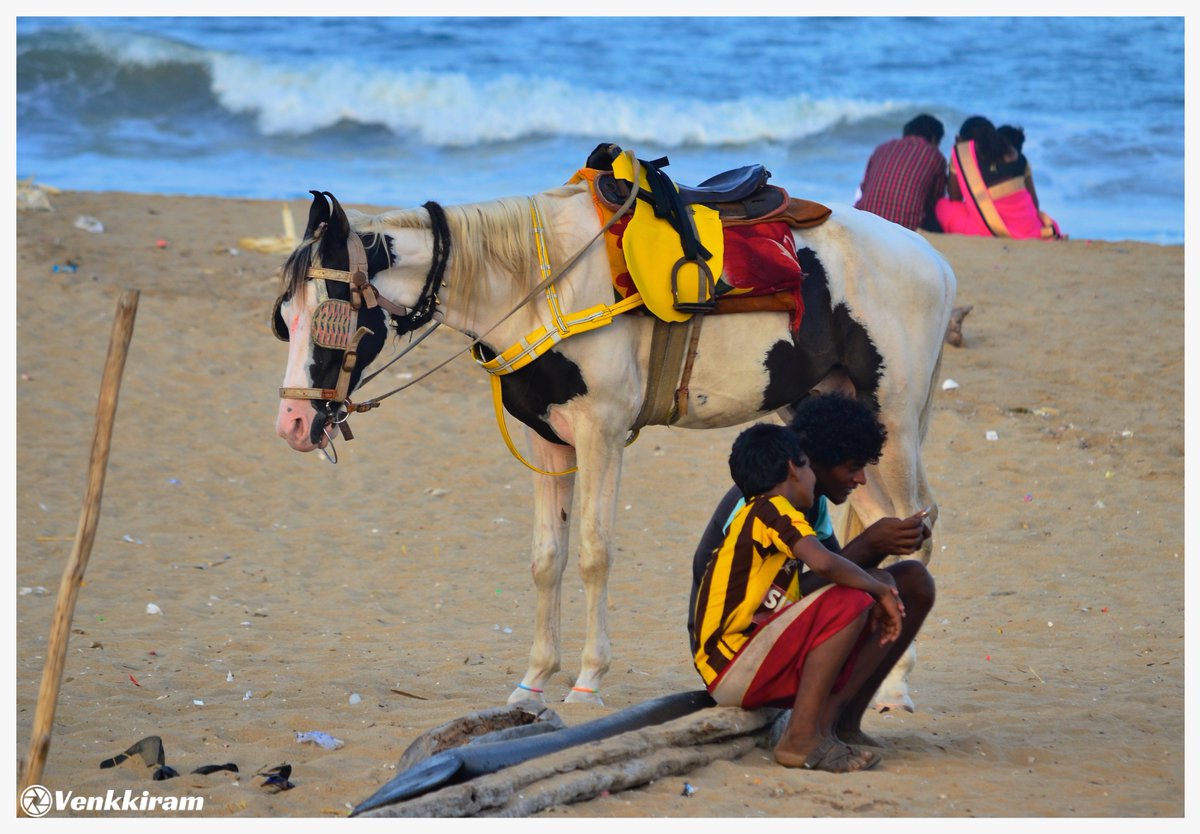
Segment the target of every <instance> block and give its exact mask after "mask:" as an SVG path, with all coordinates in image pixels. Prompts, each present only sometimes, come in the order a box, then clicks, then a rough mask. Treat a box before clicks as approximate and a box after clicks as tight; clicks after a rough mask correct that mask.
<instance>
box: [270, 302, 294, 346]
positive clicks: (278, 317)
mask: <svg viewBox="0 0 1200 834" xmlns="http://www.w3.org/2000/svg"><path fill="white" fill-rule="evenodd" d="M282 308H283V296H282V295H280V296H279V298H277V299H275V307H274V309H272V310H271V332H272V333H274V334H275V338H276V339H278V340H279V341H281V342H287V341H290V338H291V337H290V335H289V334H288V329H287V322H285V321H284V320H283V309H282Z"/></svg>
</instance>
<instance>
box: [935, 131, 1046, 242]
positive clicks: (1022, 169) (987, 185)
mask: <svg viewBox="0 0 1200 834" xmlns="http://www.w3.org/2000/svg"><path fill="white" fill-rule="evenodd" d="M948 186H949V188H948V190H949V192H950V196H949V197H948V198H946V197H943V198H942V199H940V200H938V202H937V204H936V205H935V206H934V211H935V213H936V215H937V219H938V222H939V223H941V225H942V231H944V232H946V233H948V234H960V235H984V236H988V237H1008V238H1041V239H1043V240H1052V239H1055V238H1061V237H1063V235H1062V233H1061V232H1060V231H1059V228H1058V224H1057V223H1055V222H1054V220H1053V219H1052V218H1051V217H1050V216H1049V215H1047V214H1046V213H1045V212H1042V211H1040V210H1039V208H1038V203H1037V192H1036V191H1035V190H1034V187H1033V172H1032V170H1031V169H1030V167H1029V162H1028V160H1026V159H1025V156H1024V154H1022V153H1020V152H1019V151H1018V150H1016V149H1014V148H1013V147H1012V145H1010V144H1009V142H1008V141H1006V140H1005V139H1004V137H1003V136H1001V135H1000V133H998V132H997V130H996V127H995V126H994V125H993V124H992V123H991V122H990V121H988V120H987V119H985V118H984V117H983V116H972V117H971V118H969V119H967V120H966V121H965V122H963V124H962V127H961V128H960V129H959V133H958V136H957V137H956V138H955V141H954V149H953V151H952V152H951V154H950V177H949V182H948Z"/></svg>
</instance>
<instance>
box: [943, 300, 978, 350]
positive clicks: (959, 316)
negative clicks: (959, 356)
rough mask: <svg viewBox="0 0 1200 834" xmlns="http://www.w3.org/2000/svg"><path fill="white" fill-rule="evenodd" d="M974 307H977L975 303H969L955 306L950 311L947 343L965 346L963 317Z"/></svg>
mask: <svg viewBox="0 0 1200 834" xmlns="http://www.w3.org/2000/svg"><path fill="white" fill-rule="evenodd" d="M973 309H975V305H973V304H967V305H965V306H963V307H955V308H954V309H953V310H951V311H950V324H949V325H948V326H947V327H946V344H948V345H953V346H954V347H962V346H963V334H962V324H963V319H965V318H966V317H967V313H969V312H971V311H972V310H973Z"/></svg>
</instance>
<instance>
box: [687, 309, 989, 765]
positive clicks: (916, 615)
mask: <svg viewBox="0 0 1200 834" xmlns="http://www.w3.org/2000/svg"><path fill="white" fill-rule="evenodd" d="M966 309H968V310H969V309H970V308H966ZM964 315H965V313H964ZM788 428H790V429H791V430H792V431H793V432H794V433H795V434H796V436H797V437H799V438H800V446H801V448H802V449H804V453H805V455H806V456H807V457H808V462H809V465H810V466H811V467H812V470H813V474H814V475H816V479H817V482H816V487H815V488H814V493H815V500H814V501H813V504H812V507H810V508H808V509H806V510H805V511H804V518H805V520H806V521H808V524H809V526H810V527H811V528H812V529H813V532H814V533H815V534H816V536H817V540H818V541H819V542H820V543H821V544H822V545H824V546H825V549H826V550H830V551H832V552H834V553H838V554H840V555H842V556H844V557H846V558H847V559H849V560H850V561H851V562H854V564H856V565H858V566H859V567H860V568H863V569H864V570H868V571H870V570H877V569H878V568H879V565H880V563H881V562H882V561H883V560H884V559H886V558H887V557H889V556H908V555H909V554H911V553H913V552H915V551H916V550H917V549H918V548H919V547H920V546H921V545H922V544H923V543H924V542H925V539H927V538H928V537H929V536H930V535H931V534H930V532H929V528H928V527H927V526H926V525H925V517H924V515H923V514H922V513H917V514H916V515H912V516H909V517H908V518H903V519H901V518H881V519H879V520H878V521H876V522H875V523H874V524H872V525H871V526H870V527H868V528H867V529H866V530H864V531H862V533H860V534H859V535H857V536H855V537H854V538H853V539H851V540H850V541H848V542H847V543H846V545H845V546H844V547H843V546H842V544H841V543H840V542H839V541H838V538H837V534H835V533H834V531H833V523H832V522H831V521H830V519H829V505H830V504H836V505H840V504H843V503H845V502H846V500H847V499H848V498H849V497H850V493H851V492H853V491H854V490H855V489H857V488H858V487H860V486H862V485H863V484H865V483H866V474H865V470H866V467H867V465H868V464H872V463H877V462H878V461H879V455H880V453H881V452H882V451H883V444H884V443H885V442H886V440H887V430H886V429H885V428H884V427H883V424H882V423H880V422H879V418H878V417H877V416H876V415H875V413H874V412H873V411H872V410H871V408H870V407H869V406H867V405H866V404H865V403H863V402H861V401H859V400H857V399H855V398H854V397H851V396H847V395H846V394H844V393H841V392H840V391H836V390H835V391H833V392H831V393H826V394H822V395H812V396H809V397H807V398H805V399H804V400H803V401H802V402H801V403H800V405H798V406H797V407H796V409H795V412H794V413H793V415H792V419H791V421H790V422H789V423H788ZM745 503H746V500H745V499H744V498H743V497H742V494H741V492H740V491H739V490H738V488H737V487H736V486H732V487H730V488H729V490H728V491H727V492H726V493H725V496H724V497H723V498H722V499H721V501H720V503H718V504H717V508H716V509H715V510H713V514H712V517H711V518H710V519H709V520H708V525H707V526H706V527H705V528H704V533H703V534H702V535H701V537H700V543H699V544H698V545H697V546H696V552H695V554H694V555H693V556H692V593H691V596H690V597H689V599H688V633H689V634H692V632H693V626H694V624H695V619H696V617H695V608H696V594H697V592H698V591H699V589H700V582H701V580H702V579H703V578H704V571H705V569H706V568H707V567H708V562H709V560H710V559H711V558H712V555H713V553H714V552H715V551H716V550H717V548H719V547H720V546H721V543H722V542H723V541H724V540H725V531H726V530H727V529H728V527H729V524H730V522H732V521H733V516H734V514H735V513H736V512H737V511H738V510H740V509H741V508H742V507H743V506H745ZM883 570H884V571H886V572H887V573H888V574H890V575H891V580H890V581H891V582H893V584H895V585H896V588H897V590H899V592H900V601H901V602H902V603H904V607H905V609H906V611H907V616H906V617H905V620H904V633H903V634H902V635H901V639H900V640H899V641H898V642H897V644H896V645H895V647H894V650H893V651H892V655H893V657H892V659H891V660H890V661H888V662H887V663H886V664H884V665H885V666H886V668H882V669H881V670H880V671H879V674H878V675H877V677H878V681H876V682H875V687H874V688H871V687H866V688H865V689H864V691H863V692H862V693H861V697H860V698H858V699H855V700H854V701H853V702H851V703H850V704H848V705H847V707H846V709H845V710H843V711H842V715H841V717H840V718H839V720H838V725H837V727H836V733H837V736H838V738H840V739H841V740H842V741H846V742H850V743H853V744H870V745H873V746H879V745H878V743H877V742H876V741H875V740H873V739H871V738H870V737H869V736H868V735H866V734H865V733H863V732H862V729H861V724H862V716H863V713H864V712H866V710H867V709H868V708H869V707H870V706H871V699H872V696H873V695H874V694H875V693H876V690H877V689H878V687H879V685H880V684H882V683H883V679H884V678H885V677H887V674H888V673H889V672H890V671H891V670H892V667H893V666H894V665H895V664H896V662H897V661H898V660H899V659H900V658H901V656H902V655H903V654H904V652H905V651H906V650H907V649H908V646H909V644H910V643H912V640H913V637H914V636H915V635H916V633H917V630H918V629H919V628H920V627H921V624H922V622H924V620H925V615H926V614H928V613H929V610H930V609H931V608H932V607H933V601H934V595H935V590H934V583H933V577H932V576H930V575H929V571H928V570H927V569H926V568H925V565H924V564H923V563H921V562H919V561H916V560H912V559H905V560H901V561H899V562H897V563H896V564H893V565H889V566H888V567H887V568H885V569H883ZM881 578H882V577H881ZM827 584H828V581H827V580H825V579H822V578H821V577H820V576H818V575H817V574H815V573H812V572H806V573H804V574H803V575H802V576H801V577H800V592H801V593H803V594H807V593H811V592H812V591H815V590H816V589H817V588H819V587H821V586H822V585H827ZM695 650H696V646H695V645H694V643H693V645H692V653H693V654H695ZM875 706H876V707H877V708H879V709H881V710H887V709H890V708H893V707H897V708H901V709H907V710H909V711H911V710H912V705H911V702H910V703H886V702H880V703H877V704H875Z"/></svg>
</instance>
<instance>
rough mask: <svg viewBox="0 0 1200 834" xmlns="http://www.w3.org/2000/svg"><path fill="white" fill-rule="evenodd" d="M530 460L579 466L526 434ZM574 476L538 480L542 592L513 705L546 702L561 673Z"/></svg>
mask: <svg viewBox="0 0 1200 834" xmlns="http://www.w3.org/2000/svg"><path fill="white" fill-rule="evenodd" d="M526 433H527V435H528V438H529V447H530V452H531V459H532V462H533V464H534V466H536V467H538V468H539V469H541V470H543V471H544V472H563V471H565V470H567V469H570V468H571V467H573V466H574V465H575V450H574V449H572V448H571V447H570V446H562V445H559V444H557V443H550V442H549V441H547V440H544V439H543V438H542V437H541V436H540V435H538V434H537V433H536V432H534V431H530V430H527V432H526ZM574 491H575V476H574V475H573V474H572V475H560V476H557V477H556V476H552V475H541V474H537V473H535V474H534V476H533V518H534V520H533V560H532V563H531V566H530V568H531V570H532V572H533V584H534V587H535V588H536V589H537V610H536V612H535V614H534V621H533V647H532V648H531V649H530V650H529V668H528V670H526V672H525V677H524V679H522V681H521V682H520V683H519V684H517V688H516V689H514V690H513V691H512V694H511V695H509V696H508V702H509V703H510V704H511V703H513V702H514V701H521V700H525V699H527V698H536V699H537V700H539V701H540V700H543V698H542V690H543V689H545V687H546V684H547V683H548V682H549V680H550V677H551V676H552V675H553V674H554V673H555V672H557V671H558V670H559V668H560V661H561V655H560V653H559V652H560V650H559V638H558V628H559V622H560V620H561V615H562V578H563V571H564V570H565V569H566V566H567V545H568V537H569V535H570V518H571V501H572V498H573V496H574Z"/></svg>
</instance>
